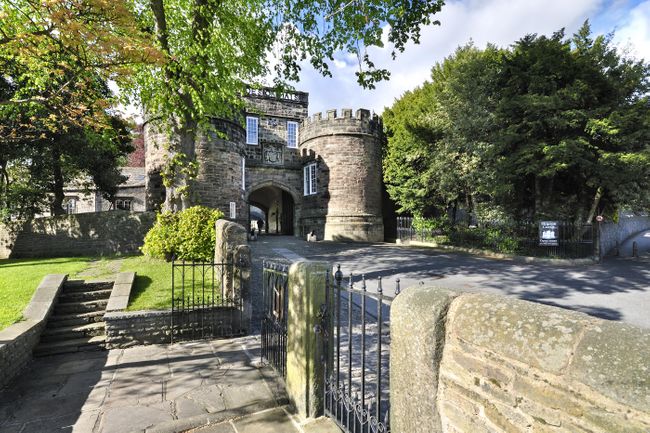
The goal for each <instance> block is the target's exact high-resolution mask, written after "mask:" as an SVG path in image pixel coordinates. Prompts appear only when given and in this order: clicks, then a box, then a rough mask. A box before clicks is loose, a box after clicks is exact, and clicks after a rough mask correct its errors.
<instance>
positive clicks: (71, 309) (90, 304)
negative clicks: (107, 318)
mask: <svg viewBox="0 0 650 433" xmlns="http://www.w3.org/2000/svg"><path fill="white" fill-rule="evenodd" d="M107 304H108V299H96V300H93V301H84V302H66V303H61V304H57V305H56V307H54V314H55V315H61V314H80V313H90V312H92V311H98V310H106V305H107Z"/></svg>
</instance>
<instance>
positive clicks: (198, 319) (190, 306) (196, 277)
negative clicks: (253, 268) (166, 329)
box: [170, 259, 246, 343]
mask: <svg viewBox="0 0 650 433" xmlns="http://www.w3.org/2000/svg"><path fill="white" fill-rule="evenodd" d="M242 278H243V275H242V272H241V268H240V267H239V266H237V265H235V264H233V263H215V262H201V261H185V260H180V261H178V260H174V259H172V313H171V319H170V322H171V323H170V325H171V332H170V334H171V342H172V343H173V342H174V341H177V340H196V339H203V338H217V337H234V336H239V335H243V334H244V333H245V332H246V324H245V323H244V300H243V298H242V290H241V289H242V287H243V283H242Z"/></svg>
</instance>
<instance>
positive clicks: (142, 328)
mask: <svg viewBox="0 0 650 433" xmlns="http://www.w3.org/2000/svg"><path fill="white" fill-rule="evenodd" d="M213 315H214V317H213ZM174 316H175V323H176V325H175V326H174V328H173V329H174V341H180V340H191V339H198V338H200V336H201V328H200V325H199V323H205V324H206V325H205V326H206V328H205V331H206V333H207V332H213V331H214V332H215V335H223V336H230V335H229V333H232V330H233V329H234V330H239V329H241V328H242V325H241V323H240V317H241V312H240V311H239V310H237V309H235V308H228V307H222V308H215V309H214V311H213V312H210V311H208V310H206V311H205V312H204V315H203V317H201V316H200V315H196V316H192V317H190V316H188V315H180V314H175V315H174ZM171 317H172V312H171V310H159V311H115V312H110V313H106V314H105V315H104V322H105V323H106V347H107V348H108V349H123V348H127V347H132V346H139V345H143V344H169V343H171V341H172V340H171V337H172V323H171ZM201 320H203V322H200V321H201ZM209 324H213V327H210V325H209ZM220 324H225V325H220ZM218 326H227V328H224V329H222V330H221V331H220V330H219V329H218ZM236 334H237V335H238V332H237V333H236Z"/></svg>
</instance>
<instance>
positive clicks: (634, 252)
mask: <svg viewBox="0 0 650 433" xmlns="http://www.w3.org/2000/svg"><path fill="white" fill-rule="evenodd" d="M632 257H636V258H639V246H638V245H637V243H636V241H634V242H632Z"/></svg>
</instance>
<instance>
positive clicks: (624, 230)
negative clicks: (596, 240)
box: [600, 214, 650, 255]
mask: <svg viewBox="0 0 650 433" xmlns="http://www.w3.org/2000/svg"><path fill="white" fill-rule="evenodd" d="M645 230H650V216H637V215H625V214H622V215H620V217H619V220H618V223H613V222H606V223H603V224H602V226H601V229H600V250H601V252H602V254H603V255H607V254H611V253H612V250H613V249H614V248H616V245H617V244H618V245H621V244H622V243H623V241H625V240H626V239H627V238H629V237H630V236H632V235H634V234H636V233H639V232H642V231H645Z"/></svg>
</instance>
